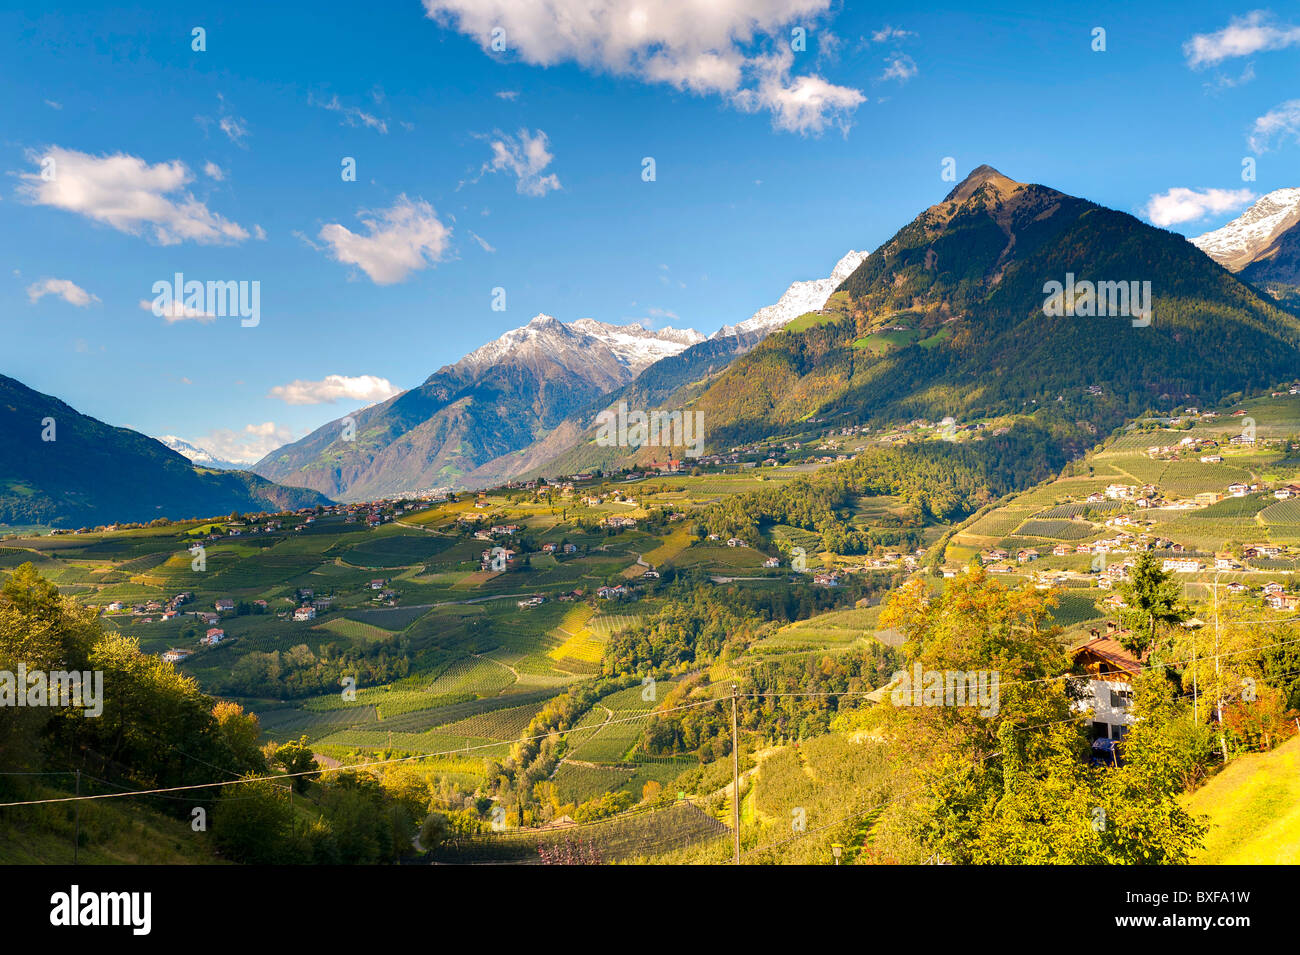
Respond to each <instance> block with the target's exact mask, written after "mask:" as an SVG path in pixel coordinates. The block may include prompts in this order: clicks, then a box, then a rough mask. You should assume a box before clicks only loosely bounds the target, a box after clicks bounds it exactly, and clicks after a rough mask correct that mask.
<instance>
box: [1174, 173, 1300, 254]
mask: <svg viewBox="0 0 1300 955" xmlns="http://www.w3.org/2000/svg"><path fill="white" fill-rule="evenodd" d="M1297 223H1300V189H1297V188H1290V189H1275V190H1273V191H1272V192H1270V193H1268V194H1266V195H1263V196H1261V197H1260V198H1259V199H1257V200H1256V201H1255V203H1254V204H1253V205H1252V206H1251V207H1250V208H1249V209H1247V210H1246V211H1245V212H1243V213H1242V214H1241V215H1239V216H1237V218H1235V219H1233V220H1232V221H1231V222H1229V223H1228V224H1227V225H1225V226H1223V227H1222V228H1219V229H1215V230H1213V231H1211V232H1206V233H1205V234H1203V235H1198V236H1196V237H1194V238H1190V239H1188V240H1187V241H1189V242H1191V243H1192V245H1194V246H1196V247H1197V248H1198V249H1200V250H1201V251H1202V252H1204V253H1205V254H1206V255H1208V256H1209V257H1210V258H1212V259H1214V261H1216V262H1218V263H1219V264H1220V265H1222V266H1223V267H1224V268H1226V269H1229V270H1230V271H1233V272H1237V271H1240V270H1241V269H1243V268H1245V267H1246V266H1247V265H1249V264H1250V263H1251V262H1253V261H1254V260H1255V258H1256V257H1257V256H1258V255H1259V253H1260V252H1262V251H1264V250H1265V249H1267V248H1268V247H1269V246H1270V245H1272V243H1273V240H1274V239H1276V238H1277V237H1278V236H1279V235H1281V234H1282V233H1283V232H1285V231H1287V230H1288V229H1290V228H1291V227H1293V226H1295V225H1296V224H1297Z"/></svg>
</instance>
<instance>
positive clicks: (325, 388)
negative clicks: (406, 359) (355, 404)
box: [267, 375, 401, 405]
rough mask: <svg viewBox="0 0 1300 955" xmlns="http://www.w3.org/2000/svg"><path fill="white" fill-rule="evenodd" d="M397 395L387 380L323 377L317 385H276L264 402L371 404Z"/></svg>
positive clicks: (301, 382) (292, 383)
mask: <svg viewBox="0 0 1300 955" xmlns="http://www.w3.org/2000/svg"><path fill="white" fill-rule="evenodd" d="M399 391H401V389H400V388H394V387H393V384H392V382H390V381H389V380H388V379H387V378H379V377H377V376H375V375H357V376H356V377H355V378H349V377H348V376H347V375H326V376H325V377H324V378H322V379H321V380H320V381H305V380H303V379H298V380H297V381H291V382H290V383H289V384H287V385H276V386H275V387H274V388H272V389H271V391H270V394H268V395H267V397H268V398H279V399H280V400H281V401H283V402H284V403H285V404H289V405H321V404H327V403H328V404H332V403H334V402H336V401H339V400H340V399H343V400H347V401H359V402H362V403H363V404H374V403H375V402H377V401H384V400H386V399H388V398H391V397H393V395H395V394H397V393H398V392H399Z"/></svg>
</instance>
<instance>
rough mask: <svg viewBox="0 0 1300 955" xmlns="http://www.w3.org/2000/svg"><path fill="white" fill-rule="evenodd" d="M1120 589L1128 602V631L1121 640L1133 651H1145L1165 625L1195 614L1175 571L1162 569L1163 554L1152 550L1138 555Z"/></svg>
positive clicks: (1126, 624) (1125, 620)
mask: <svg viewBox="0 0 1300 955" xmlns="http://www.w3.org/2000/svg"><path fill="white" fill-rule="evenodd" d="M1119 590H1120V595H1121V596H1122V597H1123V598H1124V602H1125V603H1126V604H1128V608H1127V609H1126V610H1125V611H1124V612H1123V614H1122V615H1121V617H1122V619H1123V621H1124V625H1125V626H1126V627H1127V628H1128V633H1127V634H1124V635H1123V636H1122V637H1121V638H1120V642H1121V643H1122V644H1123V646H1124V649H1126V650H1128V651H1129V652H1130V653H1136V654H1138V655H1141V654H1143V653H1145V652H1146V651H1147V650H1149V649H1151V648H1152V647H1153V646H1155V645H1156V642H1157V637H1158V636H1159V632H1160V627H1161V626H1162V625H1164V626H1168V625H1171V624H1176V623H1182V622H1183V621H1184V620H1186V619H1187V618H1188V617H1190V616H1191V610H1190V609H1189V608H1188V607H1187V606H1186V604H1184V603H1183V599H1182V589H1181V588H1180V587H1179V585H1178V581H1177V580H1175V579H1174V575H1173V573H1172V572H1171V571H1165V570H1161V569H1160V558H1158V557H1156V555H1155V554H1153V553H1151V552H1150V551H1147V552H1146V553H1144V554H1142V555H1141V556H1140V557H1138V560H1137V563H1136V564H1135V565H1134V566H1133V569H1132V570H1131V571H1130V572H1129V579H1128V580H1126V581H1124V582H1123V583H1122V584H1120V588H1119Z"/></svg>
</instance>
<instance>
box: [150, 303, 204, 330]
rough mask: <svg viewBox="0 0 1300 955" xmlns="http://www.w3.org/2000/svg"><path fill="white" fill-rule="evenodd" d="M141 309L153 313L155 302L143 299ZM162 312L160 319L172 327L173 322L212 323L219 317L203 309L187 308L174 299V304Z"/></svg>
mask: <svg viewBox="0 0 1300 955" xmlns="http://www.w3.org/2000/svg"><path fill="white" fill-rule="evenodd" d="M140 307H141V308H142V309H144V310H145V311H146V312H152V311H153V302H151V301H150V300H149V299H147V298H142V299H140ZM162 312H163V313H162V315H161V316H159V317H160V318H162V319H163V320H164V321H165V322H166V323H167V324H168V325H171V324H172V323H173V322H184V321H196V322H210V321H213V320H214V319H215V318H216V317H217V316H216V314H215V313H213V312H205V311H204V310H203V309H201V308H194V307H192V306H187V305H185V303H183V302H178V301H176V300H175V299H173V300H172V303H171V304H170V305H168V306H167V307H166V308H164V309H163V310H162Z"/></svg>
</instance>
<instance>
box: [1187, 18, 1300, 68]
mask: <svg viewBox="0 0 1300 955" xmlns="http://www.w3.org/2000/svg"><path fill="white" fill-rule="evenodd" d="M1296 43H1300V27H1295V26H1290V25H1279V24H1278V23H1277V22H1276V21H1275V20H1274V18H1273V15H1272V14H1271V13H1269V12H1267V11H1265V10H1253V11H1251V12H1250V13H1247V14H1246V15H1245V16H1241V17H1233V18H1232V19H1231V20H1230V21H1228V25H1227V26H1226V27H1224V28H1223V29H1222V30H1218V31H1216V32H1214V33H1198V34H1197V35H1196V36H1194V37H1192V38H1191V39H1190V40H1188V41H1187V42H1186V43H1184V44H1183V55H1184V56H1186V57H1187V65H1188V66H1190V67H1191V68H1192V69H1200V68H1201V67H1203V66H1213V65H1215V64H1216V63H1222V62H1223V61H1224V60H1227V59H1231V58H1233V57H1238V56H1250V55H1251V54H1252V53H1258V52H1260V51H1261V50H1281V49H1283V48H1285V47H1288V46H1293V45H1294V44H1296Z"/></svg>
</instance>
